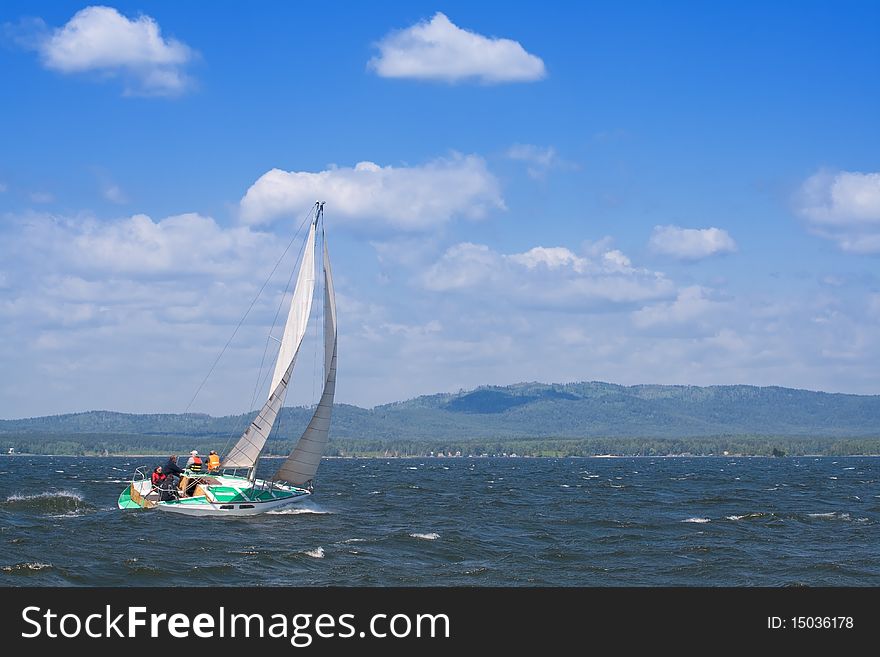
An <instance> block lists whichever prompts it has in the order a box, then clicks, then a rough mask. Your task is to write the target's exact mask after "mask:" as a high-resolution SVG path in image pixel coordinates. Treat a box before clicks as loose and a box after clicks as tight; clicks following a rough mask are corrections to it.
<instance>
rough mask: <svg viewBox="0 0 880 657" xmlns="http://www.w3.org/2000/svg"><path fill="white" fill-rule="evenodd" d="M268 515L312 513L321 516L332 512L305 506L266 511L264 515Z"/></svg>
mask: <svg viewBox="0 0 880 657" xmlns="http://www.w3.org/2000/svg"><path fill="white" fill-rule="evenodd" d="M270 513H271V514H272V515H276V516H297V515H300V514H302V513H314V514H316V515H319V516H323V515H327V514H330V513H332V511H325V510H324V509H315V508H310V507H306V506H296V507H293V508H290V507H288V508H286V509H275V510H272V511H266V515H269V514H270Z"/></svg>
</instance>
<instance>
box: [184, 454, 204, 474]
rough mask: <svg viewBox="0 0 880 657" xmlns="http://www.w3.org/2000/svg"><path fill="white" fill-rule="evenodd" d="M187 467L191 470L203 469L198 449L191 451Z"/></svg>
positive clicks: (198, 470)
mask: <svg viewBox="0 0 880 657" xmlns="http://www.w3.org/2000/svg"><path fill="white" fill-rule="evenodd" d="M186 469H187V470H189V471H191V472H201V471H202V459H201V457H200V456H199V453H198V451H197V450H193V451H191V452H190V457H189V460H188V461H187V462H186Z"/></svg>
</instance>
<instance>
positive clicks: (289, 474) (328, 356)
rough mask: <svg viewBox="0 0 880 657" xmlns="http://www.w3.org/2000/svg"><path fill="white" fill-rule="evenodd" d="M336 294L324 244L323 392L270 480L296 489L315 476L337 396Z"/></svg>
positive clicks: (328, 257)
mask: <svg viewBox="0 0 880 657" xmlns="http://www.w3.org/2000/svg"><path fill="white" fill-rule="evenodd" d="M336 342H337V341H336V294H335V293H334V290H333V276H332V274H331V271H330V254H329V252H328V251H327V242H326V240H325V241H324V374H325V379H324V392H323V393H322V394H321V401H320V402H318V407H317V408H316V409H315V413H314V415H312V419H311V421H310V422H309V425H308V426H307V427H306V430H305V431H304V432H303V435H302V437H301V438H300V439H299V442H297V444H296V447H294V449H293V451H292V452H291V454H290V456H288V457H287V459H286V460H285V461H284V463H282V465H281V467H280V468H278V471H277V472H276V473H275V474H274V475H273V476H272V479H273V480H281V481H286V482H288V483H291V484H294V485H296V486H304V485H306V484H308V483H309V482H310V481H311V480H312V478H313V477H314V476H315V472H317V470H318V465H319V464H320V463H321V457H322V456H323V454H324V450H325V449H326V447H327V441H328V439H329V433H330V414H331V413H332V411H333V396H334V395H335V393H336Z"/></svg>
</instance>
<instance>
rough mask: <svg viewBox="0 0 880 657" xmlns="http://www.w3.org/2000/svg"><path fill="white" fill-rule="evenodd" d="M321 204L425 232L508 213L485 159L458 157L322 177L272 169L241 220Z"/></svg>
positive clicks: (336, 213)
mask: <svg viewBox="0 0 880 657" xmlns="http://www.w3.org/2000/svg"><path fill="white" fill-rule="evenodd" d="M316 200H322V201H327V208H328V211H330V210H331V209H332V212H333V217H334V218H335V219H341V220H347V221H351V222H354V223H358V224H371V225H374V226H387V227H393V228H398V229H403V230H424V229H427V228H431V227H433V226H436V225H438V224H442V223H445V222H447V221H449V220H450V219H452V218H453V217H455V216H459V215H460V216H464V217H468V218H476V219H479V218H482V217H484V216H485V215H486V214H487V213H488V212H489V211H490V210H492V209H503V208H504V201H503V199H502V198H501V192H500V187H499V184H498V181H497V179H496V178H495V176H493V175H492V174H491V173H490V172H489V170H488V168H487V167H486V162H485V160H483V158H481V157H479V156H476V155H457V154H456V155H453V156H451V157H449V158H441V159H436V160H433V161H432V162H429V163H427V164H424V165H422V166H413V167H393V166H390V165H389V166H385V167H383V166H380V165H378V164H375V163H373V162H359V163H358V164H356V165H355V166H354V167H344V168H335V167H334V168H330V169H327V170H325V171H319V172H317V173H312V172H308V171H282V170H281V169H272V170H271V171H268V172H267V173H265V174H263V175H262V176H260V178H259V179H257V181H256V182H255V183H254V184H253V185H251V187H250V189H248V190H247V193H246V194H245V195H244V197H243V198H242V199H241V217H242V219H243V220H244V221H245V222H246V223H250V224H258V223H263V222H267V221H270V220H272V219H275V218H277V217H280V216H283V215H288V216H290V215H294V216H299V215H300V214H302V212H303V210H304V209H306V208H308V207H309V206H310V205H311V204H312V203H314V202H315V201H316Z"/></svg>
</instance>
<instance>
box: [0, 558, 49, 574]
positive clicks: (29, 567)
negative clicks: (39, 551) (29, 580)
mask: <svg viewBox="0 0 880 657" xmlns="http://www.w3.org/2000/svg"><path fill="white" fill-rule="evenodd" d="M47 568H54V566H53V565H52V564H50V563H40V562H38V561H33V562H28V563H17V564H14V565H12V566H3V567H2V568H0V570H2V571H3V572H4V573H23V574H29V573H32V572H35V571H38V570H46V569H47Z"/></svg>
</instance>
